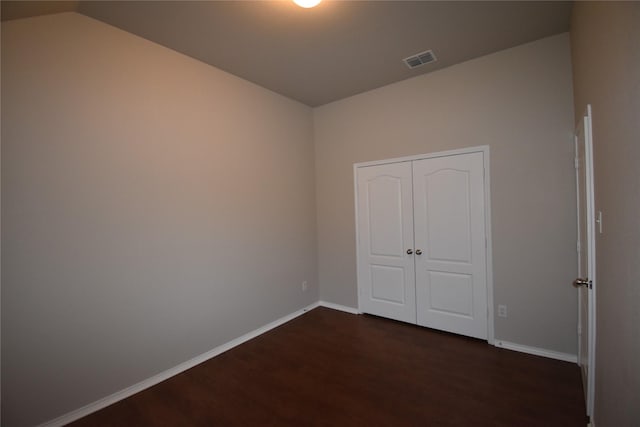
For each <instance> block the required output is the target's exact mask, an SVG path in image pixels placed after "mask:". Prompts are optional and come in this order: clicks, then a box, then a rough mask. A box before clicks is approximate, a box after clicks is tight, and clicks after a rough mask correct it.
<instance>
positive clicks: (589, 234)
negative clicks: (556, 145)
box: [573, 105, 596, 417]
mask: <svg viewBox="0 0 640 427" xmlns="http://www.w3.org/2000/svg"><path fill="white" fill-rule="evenodd" d="M575 146H576V162H575V166H576V184H577V194H578V197H577V201H578V245H577V248H578V277H577V278H576V280H575V281H574V283H573V284H574V286H576V287H577V288H578V307H579V308H578V364H579V365H580V368H581V369H582V384H583V387H584V392H585V403H586V407H587V415H588V416H590V417H593V400H594V387H595V371H594V367H595V342H596V329H595V324H596V322H595V320H596V319H595V316H596V311H595V307H596V266H595V256H596V254H595V209H594V192H593V144H592V134H591V106H590V105H587V111H586V112H585V114H584V116H583V118H582V120H581V121H580V123H578V126H577V128H576V136H575Z"/></svg>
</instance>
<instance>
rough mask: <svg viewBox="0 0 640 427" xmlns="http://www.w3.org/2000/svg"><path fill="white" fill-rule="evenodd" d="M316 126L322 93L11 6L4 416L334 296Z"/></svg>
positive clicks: (26, 420)
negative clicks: (320, 251)
mask: <svg viewBox="0 0 640 427" xmlns="http://www.w3.org/2000/svg"><path fill="white" fill-rule="evenodd" d="M312 128H313V126H312V111H311V109H310V108H308V107H306V106H303V105H301V104H298V103H296V102H294V101H291V100H288V99H286V98H284V97H282V96H279V95H276V94H274V93H272V92H269V91H267V90H265V89H262V88H260V87H257V86H255V85H253V84H250V83H248V82H245V81H243V80H241V79H238V78H236V77H233V76H231V75H229V74H226V73H223V72H221V71H219V70H216V69H215V68H212V67H210V66H208V65H205V64H203V63H200V62H198V61H196V60H193V59H191V58H188V57H185V56H183V55H180V54H178V53H176V52H174V51H171V50H169V49H166V48H163V47H161V46H159V45H156V44H153V43H151V42H149V41H146V40H143V39H141V38H138V37H136V36H133V35H131V34H128V33H125V32H123V31H121V30H118V29H115V28H113V27H110V26H107V25H105V24H102V23H99V22H98V21H94V20H92V19H90V18H87V17H83V16H81V15H78V14H75V13H66V14H61V15H51V16H43V17H39V18H30V19H23V20H16V21H11V22H3V23H2V220H3V224H2V228H3V230H2V231H3V234H2V255H3V259H2V267H3V269H2V341H3V343H2V394H3V396H2V397H3V402H2V406H3V414H2V416H3V422H2V425H5V426H25V425H33V424H36V423H39V422H43V421H46V420H49V419H52V418H54V417H56V416H59V415H61V414H63V413H66V412H67V411H70V410H74V409H77V408H79V407H80V406H82V405H84V404H87V403H90V402H93V401H95V400H97V399H98V398H101V397H104V396H106V395H109V394H111V393H113V392H115V391H117V390H120V389H122V388H124V387H127V386H129V385H132V384H134V383H136V382H138V381H141V380H143V379H146V378H148V377H150V376H152V375H154V374H156V373H158V372H161V371H163V370H165V369H168V368H171V367H173V366H175V365H177V364H179V363H181V362H184V361H186V360H188V359H190V358H192V357H194V356H196V355H199V354H201V353H203V352H206V351H208V350H210V349H212V348H214V347H216V346H218V345H220V344H223V343H225V342H227V341H229V340H231V339H233V338H236V337H238V336H240V335H242V334H244V333H246V332H249V331H251V330H253V329H255V328H257V327H259V326H263V325H265V324H266V323H268V322H270V321H273V320H275V319H277V318H279V317H281V316H284V315H286V314H289V313H292V312H294V311H295V310H297V309H300V308H302V307H304V306H306V305H308V304H310V303H312V302H314V301H317V299H318V294H317V280H316V267H315V264H316V249H315V248H316V241H315V239H316V237H315V236H316V232H315V223H316V220H315V195H314V188H315V187H314V172H313V171H314V165H313V141H312V137H313V133H312V132H313V131H312ZM303 280H308V281H309V284H310V289H309V291H308V292H306V293H303V292H302V291H301V282H302V281H303Z"/></svg>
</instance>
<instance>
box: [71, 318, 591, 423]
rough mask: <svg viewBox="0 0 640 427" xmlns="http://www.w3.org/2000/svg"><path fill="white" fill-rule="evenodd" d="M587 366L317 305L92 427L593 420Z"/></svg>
mask: <svg viewBox="0 0 640 427" xmlns="http://www.w3.org/2000/svg"><path fill="white" fill-rule="evenodd" d="M584 414H585V407H584V399H583V395H582V388H581V378H580V370H579V368H578V367H577V366H576V365H575V364H572V363H567V362H560V361H556V360H551V359H546V358H542V357H537V356H531V355H526V354H522V353H517V352H513V351H509V350H503V349H498V348H495V347H492V346H489V345H488V344H487V343H486V342H483V341H478V340H474V339H470V338H464V337H460V336H456V335H451V334H447V333H443V332H437V331H434V330H430V329H427V328H421V327H417V326H412V325H407V324H404V323H398V322H395V321H392V320H387V319H382V318H378V317H374V316H368V315H362V316H356V315H352V314H347V313H342V312H339V311H334V310H330V309H326V308H317V309H315V310H312V311H310V312H309V313H306V314H305V315H303V316H301V317H298V318H297V319H295V320H293V321H291V322H289V323H287V324H285V325H283V326H281V327H279V328H277V329H274V330H272V331H270V332H268V333H266V334H264V335H262V336H260V337H258V338H256V339H253V340H251V341H249V342H247V343H245V344H242V345H241V346H239V347H236V348H234V349H232V350H230V351H228V352H226V353H224V354H222V355H220V356H218V357H216V358H214V359H211V360H209V361H207V362H205V363H202V364H200V365H198V366H196V367H194V368H192V369H190V370H188V371H186V372H184V373H182V374H180V375H177V376H175V377H173V378H171V379H169V380H167V381H164V382H162V383H160V384H158V385H156V386H154V387H152V388H149V389H147V390H145V391H143V392H141V393H138V394H136V395H134V396H132V397H130V398H128V399H125V400H123V401H121V402H118V403H116V404H114V405H112V406H110V407H108V408H105V409H103V410H101V411H98V412H96V413H94V414H91V415H89V416H87V417H85V418H83V419H80V420H78V421H76V422H75V423H72V424H71V425H73V426H76V427H81V426H225V427H226V426H230V427H233V426H509V427H512V426H535V427H540V426H546V427H550V426H563V427H570V426H581V427H584V426H586V417H585V415H584Z"/></svg>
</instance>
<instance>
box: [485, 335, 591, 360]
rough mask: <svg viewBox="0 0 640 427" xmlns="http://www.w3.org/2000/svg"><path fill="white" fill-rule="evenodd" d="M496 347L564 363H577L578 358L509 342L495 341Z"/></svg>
mask: <svg viewBox="0 0 640 427" xmlns="http://www.w3.org/2000/svg"><path fill="white" fill-rule="evenodd" d="M494 345H495V346H496V347H500V348H504V349H507V350H513V351H519V352H521V353H528V354H533V355H535V356H542V357H548V358H549V359H556V360H562V361H564V362H571V363H578V356H576V355H575V354H569V353H561V352H559V351H553V350H547V349H544V348H538V347H530V346H528V345H521V344H514V343H512V342H509V341H501V340H496V341H495V344H494Z"/></svg>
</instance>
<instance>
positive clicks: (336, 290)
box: [314, 34, 577, 354]
mask: <svg viewBox="0 0 640 427" xmlns="http://www.w3.org/2000/svg"><path fill="white" fill-rule="evenodd" d="M314 118H315V121H314V123H315V143H316V192H317V210H318V263H319V264H318V274H319V281H320V297H321V299H323V300H326V301H330V302H333V303H338V304H343V305H347V306H352V307H356V304H357V296H356V258H355V256H356V253H355V222H354V201H353V200H354V194H353V171H352V165H353V163H355V162H364V161H371V160H378V159H385V158H392V157H399V156H407V155H415V154H422V153H430V152H436V151H441V150H448V149H455V148H462V147H470V146H477V145H485V144H486V145H489V146H490V149H491V195H492V224H493V259H494V290H495V293H494V295H495V304H496V305H497V304H507V306H508V312H509V317H508V318H506V319H503V318H497V317H496V318H495V328H496V329H495V331H496V338H497V339H501V340H506V341H511V342H515V343H518V344H524V345H529V346H535V347H540V348H544V349H550V350H555V351H560V352H564V353H572V354H575V352H576V345H577V344H576V317H577V311H576V310H577V307H576V290H575V289H574V288H573V287H572V286H571V282H572V281H573V279H574V278H575V273H576V264H577V258H576V249H575V245H576V219H575V215H576V208H575V197H576V196H575V171H574V168H573V158H574V153H573V136H572V135H573V127H574V126H573V120H574V118H573V103H572V89H571V63H570V52H569V36H568V34H563V35H559V36H554V37H551V38H547V39H543V40H540V41H537V42H534V43H530V44H527V45H523V46H520V47H516V48H513V49H509V50H506V51H502V52H499V53H496V54H493V55H489V56H485V57H482V58H479V59H475V60H472V61H469V62H466V63H463V64H460V65H456V66H453V67H450V68H447V69H444V70H441V71H436V72H434V73H431V74H427V75H423V76H419V77H415V78H413V79H410V80H405V81H403V82H400V83H396V84H393V85H390V86H386V87H383V88H380V89H376V90H373V91H370V92H367V93H364V94H361V95H357V96H354V97H351V98H348V99H345V100H342V101H338V102H335V103H332V104H328V105H326V106H322V107H319V108H317V109H315V110H314Z"/></svg>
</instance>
